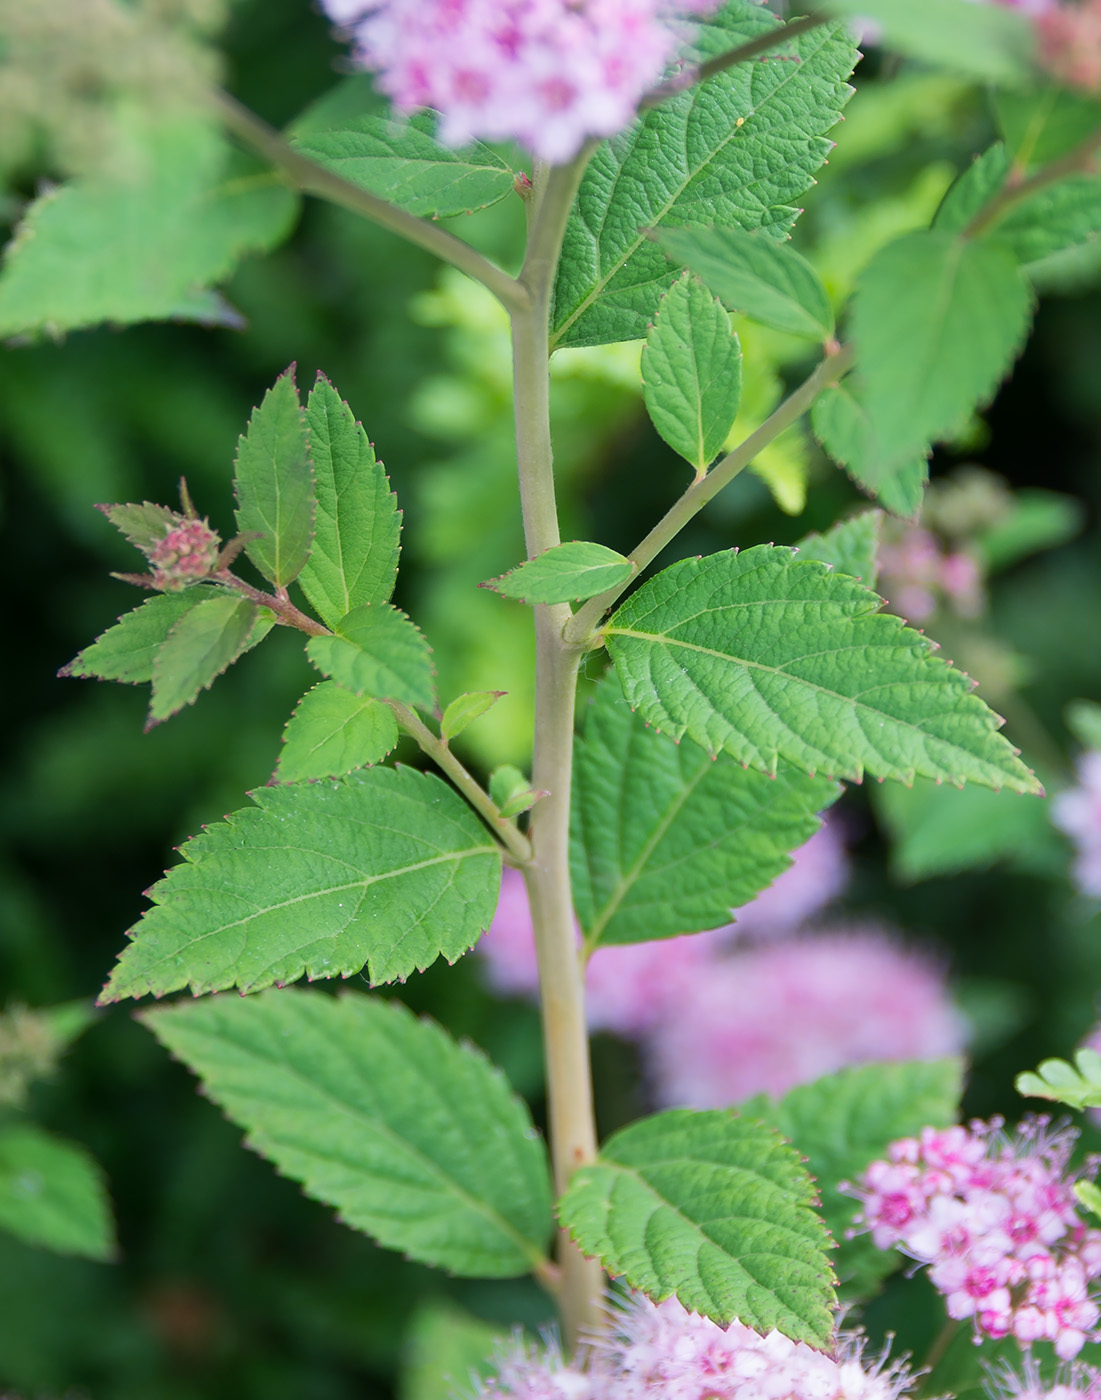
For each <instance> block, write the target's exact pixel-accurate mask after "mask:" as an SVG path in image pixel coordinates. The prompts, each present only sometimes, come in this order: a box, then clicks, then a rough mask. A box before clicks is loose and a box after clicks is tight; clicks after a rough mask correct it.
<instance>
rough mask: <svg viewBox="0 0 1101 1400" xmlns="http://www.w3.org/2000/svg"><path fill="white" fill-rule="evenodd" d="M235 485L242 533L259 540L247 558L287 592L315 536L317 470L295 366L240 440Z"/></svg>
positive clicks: (255, 413) (278, 383)
mask: <svg viewBox="0 0 1101 1400" xmlns="http://www.w3.org/2000/svg"><path fill="white" fill-rule="evenodd" d="M233 485H234V491H235V493H236V496H237V503H238V504H237V512H236V518H237V528H238V530H239V531H240V532H241V533H242V534H250V533H252V532H255V533H256V534H257V535H258V536H259V538H258V539H251V540H249V542H248V543H247V544H246V545H245V553H246V554H247V555H248V557H249V558H250V559H251V560H252V562H253V563H254V564H255V565H256V567H257V568H258V569H259V570H260V572H261V573H262V574H263V575H264V577H265V578H266V579H268V580H269V582H271V583H274V584H275V585H276V587H277V588H286V586H287V584H289V583H293V581H294V580H295V579H296V578H297V577H298V575H299V574H300V573H301V571H302V566H303V565H304V564H305V562H306V560H307V559H308V558H309V557H310V544H311V543H312V541H313V531H314V495H313V471H312V469H311V466H310V454H309V451H308V450H307V446H306V418H305V415H304V413H303V412H302V405H301V404H300V403H299V402H298V390H297V389H296V388H295V387H294V366H293V365H292V366H291V367H290V369H288V370H286V371H285V373H283V374H281V375H280V376H279V378H278V379H277V380H276V381H275V384H274V386H273V387H272V388H271V389H269V390H268V392H267V393H266V394H265V395H264V399H263V402H262V403H261V404H260V407H259V408H255V409H253V411H252V417H251V418H250V419H249V423H248V429H247V430H246V432H245V434H244V436H243V437H241V438H239V439H238V440H237V462H236V475H235V477H234V482H233Z"/></svg>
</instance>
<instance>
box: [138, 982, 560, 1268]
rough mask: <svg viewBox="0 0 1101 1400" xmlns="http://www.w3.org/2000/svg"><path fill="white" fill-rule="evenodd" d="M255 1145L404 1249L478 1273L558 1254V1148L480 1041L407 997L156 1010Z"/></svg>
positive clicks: (254, 1000)
mask: <svg viewBox="0 0 1101 1400" xmlns="http://www.w3.org/2000/svg"><path fill="white" fill-rule="evenodd" d="M142 1019H143V1020H144V1022H145V1024H146V1025H147V1026H148V1027H149V1028H150V1029H151V1030H152V1031H153V1032H154V1034H155V1035H156V1036H157V1038H158V1039H159V1040H160V1041H161V1043H162V1044H163V1045H165V1046H166V1047H167V1048H168V1049H169V1050H170V1051H171V1052H172V1054H173V1055H175V1056H176V1057H177V1058H178V1059H181V1060H183V1062H184V1063H185V1064H186V1065H187V1066H188V1067H189V1068H190V1069H192V1070H193V1071H194V1072H195V1073H196V1074H198V1075H199V1076H200V1077H201V1078H202V1080H203V1088H204V1091H205V1093H206V1094H207V1095H208V1096H209V1097H210V1098H212V1099H213V1100H214V1101H215V1102H216V1103H217V1104H219V1105H220V1106H221V1108H223V1109H224V1110H225V1112H226V1113H227V1114H228V1116H229V1117H230V1118H232V1119H233V1121H234V1122H236V1123H238V1124H240V1125H241V1126H242V1127H243V1128H244V1129H245V1130H246V1132H247V1135H248V1136H247V1139H246V1140H247V1142H248V1145H249V1146H250V1147H251V1148H252V1149H253V1150H254V1151H256V1152H259V1153H260V1154H261V1156H264V1157H267V1158H268V1160H269V1161H271V1162H273V1163H274V1164H275V1166H276V1167H277V1168H278V1170H279V1171H280V1173H281V1174H282V1175H284V1176H289V1177H291V1178H292V1180H295V1181H299V1182H301V1183H302V1185H303V1187H304V1189H305V1191H306V1194H307V1195H308V1196H312V1197H313V1198H314V1199H315V1200H318V1201H322V1202H324V1203H325V1204H326V1205H331V1206H335V1207H336V1210H337V1213H338V1216H339V1218H340V1219H341V1220H342V1221H343V1222H344V1224H346V1225H350V1226H351V1227H352V1228H353V1229H356V1230H363V1231H364V1232H365V1233H367V1234H369V1235H371V1236H372V1237H373V1238H374V1239H376V1240H377V1241H378V1242H379V1243H380V1244H382V1245H384V1246H386V1247H387V1248H388V1249H398V1250H401V1251H402V1252H403V1253H404V1254H405V1255H406V1256H407V1257H409V1258H411V1259H416V1260H419V1261H420V1262H421V1263H425V1264H434V1265H437V1266H438V1267H440V1268H444V1269H447V1270H449V1271H450V1272H452V1273H457V1274H462V1275H465V1276H467V1277H471V1278H512V1277H515V1276H517V1275H519V1274H526V1273H528V1272H529V1271H530V1269H531V1268H532V1267H533V1266H534V1265H537V1264H539V1263H542V1262H543V1261H544V1259H545V1249H546V1243H547V1239H548V1236H549V1235H550V1232H551V1227H552V1219H551V1209H550V1184H549V1180H548V1172H547V1155H546V1151H545V1149H544V1147H543V1144H542V1142H541V1141H540V1139H539V1137H538V1135H537V1134H536V1132H535V1129H534V1128H533V1127H532V1124H531V1118H530V1116H529V1114H528V1111H527V1108H526V1107H525V1106H524V1104H523V1103H522V1102H521V1101H520V1100H519V1099H518V1098H517V1097H516V1096H515V1095H514V1094H513V1093H512V1091H511V1089H510V1088H509V1085H508V1082H507V1081H506V1079H505V1077H504V1075H502V1074H501V1072H500V1070H497V1069H495V1068H494V1067H493V1066H492V1065H490V1064H489V1062H488V1061H487V1060H486V1058H485V1057H484V1056H483V1055H482V1054H481V1052H480V1051H478V1050H476V1049H474V1048H473V1047H472V1046H465V1045H457V1044H456V1043H455V1041H453V1040H452V1039H451V1038H450V1036H448V1035H447V1034H446V1032H444V1031H443V1030H441V1029H440V1027H439V1026H437V1025H436V1024H435V1023H434V1022H432V1021H426V1020H424V1021H422V1020H418V1019H417V1018H416V1017H414V1016H413V1014H412V1012H410V1011H409V1010H408V1009H407V1008H406V1007H404V1006H403V1005H402V1004H401V1003H400V1002H396V1001H390V1002H387V1001H383V1000H381V999H380V998H377V997H367V996H356V995H348V994H345V995H343V996H340V997H330V996H325V995H323V994H321V993H320V992H310V991H305V990H300V989H299V990H294V991H268V992H264V993H261V994H260V995H259V996H255V997H249V998H247V999H245V1000H240V999H236V998H228V999H226V998H222V997H217V998H215V999H213V1000H210V1001H203V1002H198V1003H193V1004H190V1005H189V1004H187V1003H181V1002H177V1003H176V1005H174V1006H169V1007H165V1008H163V1009H159V1010H156V1011H148V1012H145V1013H144V1015H143V1016H142Z"/></svg>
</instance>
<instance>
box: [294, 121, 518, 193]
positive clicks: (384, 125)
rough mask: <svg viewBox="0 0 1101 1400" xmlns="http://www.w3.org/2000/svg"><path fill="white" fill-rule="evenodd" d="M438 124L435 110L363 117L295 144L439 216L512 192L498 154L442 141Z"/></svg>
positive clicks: (340, 171)
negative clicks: (454, 147)
mask: <svg viewBox="0 0 1101 1400" xmlns="http://www.w3.org/2000/svg"><path fill="white" fill-rule="evenodd" d="M436 124H437V117H436V115H435V114H434V113H432V112H416V113H414V114H413V115H412V116H410V117H404V118H401V119H400V120H396V119H394V118H393V117H387V116H381V115H366V116H359V117H356V118H354V119H353V120H352V121H350V122H348V124H347V125H342V126H340V127H339V128H337V129H334V130H332V131H318V132H314V133H311V134H310V135H308V136H304V137H302V138H301V139H299V140H298V141H296V142H295V145H296V146H297V147H298V149H299V150H300V151H301V152H302V153H303V155H307V156H309V157H310V158H311V159H312V160H316V161H317V162H318V163H319V164H320V165H323V166H324V167H325V168H326V169H327V170H332V171H333V172H334V173H335V174H337V175H341V176H343V178H344V179H345V180H350V181H351V183H352V184H353V185H359V186H360V188H361V189H365V190H370V191H371V193H372V194H377V195H381V196H382V198H383V199H388V200H389V201H390V202H391V203H392V204H399V205H400V206H401V207H402V208H403V209H408V210H409V212H410V213H411V214H423V215H426V216H427V217H429V218H433V219H442V218H446V217H447V216H448V215H451V214H465V213H469V212H470V211H471V210H473V209H484V208H485V207H486V206H487V205H489V204H496V203H497V201H498V200H499V199H504V197H505V196H506V195H508V194H511V193H512V189H513V181H514V180H515V178H516V176H515V172H514V171H513V169H512V167H511V166H509V165H508V164H507V163H506V162H505V161H503V160H502V159H501V157H500V156H499V155H498V154H497V153H496V151H494V150H492V149H491V148H490V147H489V146H486V145H484V144H483V143H482V142H481V141H476V142H474V144H473V145H471V146H464V147H463V148H462V150H458V151H456V150H454V149H453V148H452V147H450V146H443V145H441V144H440V142H439V141H437V140H436V136H435V132H436Z"/></svg>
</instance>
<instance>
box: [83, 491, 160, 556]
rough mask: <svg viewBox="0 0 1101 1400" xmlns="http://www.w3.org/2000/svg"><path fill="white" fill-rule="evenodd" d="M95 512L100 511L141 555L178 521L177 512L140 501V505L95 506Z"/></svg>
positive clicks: (150, 502)
mask: <svg viewBox="0 0 1101 1400" xmlns="http://www.w3.org/2000/svg"><path fill="white" fill-rule="evenodd" d="M96 510H101V511H102V512H103V514H104V515H105V516H106V517H107V519H108V520H109V521H110V522H111V524H112V525H113V526H114V527H115V529H116V530H118V531H120V532H121V533H122V534H123V535H124V536H125V537H126V538H127V539H128V540H129V541H130V543H131V544H132V545H133V546H134V548H135V549H140V550H141V551H142V552H143V553H144V552H145V551H146V550H148V549H150V548H151V547H152V546H153V545H155V544H156V543H157V542H158V541H159V540H163V539H164V537H165V535H166V534H167V533H168V531H169V530H171V528H172V527H173V525H175V524H177V523H178V521H179V519H180V516H179V512H178V511H174V510H169V509H168V507H167V506H157V505H154V504H153V502H152V501H142V502H141V504H140V505H137V504H133V503H131V504H127V505H116V506H96Z"/></svg>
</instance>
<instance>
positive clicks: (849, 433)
mask: <svg viewBox="0 0 1101 1400" xmlns="http://www.w3.org/2000/svg"><path fill="white" fill-rule="evenodd" d="M810 426H811V431H812V432H813V433H814V436H815V437H816V438H817V439H818V441H819V442H820V443H821V444H822V446H823V447H824V448H825V450H826V451H827V452H828V453H829V455H830V456H831V457H832V458H833V460H834V461H835V462H837V463H838V465H840V466H842V467H844V468H845V470H846V471H847V472H848V474H849V476H850V477H852V479H853V481H855V482H856V484H857V486H859V487H861V488H862V489H863V490H865V491H867V492H868V494H869V495H871V496H875V497H876V499H877V500H878V501H879V502H880V503H881V504H882V505H883V506H885V507H886V509H887V510H889V511H892V512H893V513H894V514H895V515H901V516H902V517H903V519H905V520H913V519H914V518H915V517H916V516H917V514H918V512H919V511H920V510H921V502H922V497H923V496H924V495H925V483H926V482H927V481H928V480H929V463H928V460H927V458H928V451H927V450H926V449H924V448H919V449H917V450H912V451H908V452H903V453H902V454H901V455H899V456H894V457H891V456H890V455H889V454H887V453H884V452H882V451H880V450H879V448H878V446H877V444H876V441H875V438H874V435H873V433H872V428H871V424H870V423H869V421H868V414H867V412H866V411H865V409H864V405H863V404H862V403H861V402H860V400H859V399H858V398H857V397H856V395H855V394H854V393H853V390H852V387H851V385H850V384H849V382H848V381H846V382H845V383H844V384H833V385H831V386H830V388H828V389H824V390H823V391H822V393H820V394H819V395H818V397H817V398H816V399H815V401H814V407H813V408H812V409H811V415H810Z"/></svg>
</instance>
